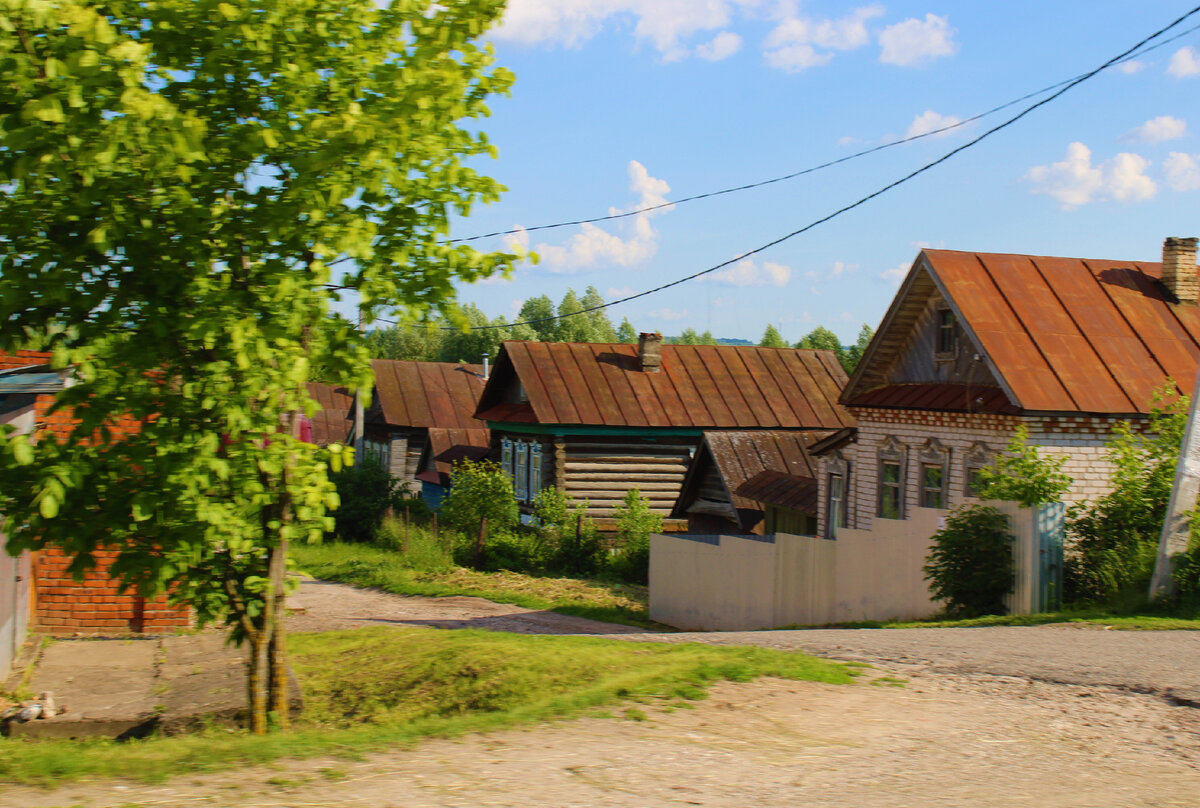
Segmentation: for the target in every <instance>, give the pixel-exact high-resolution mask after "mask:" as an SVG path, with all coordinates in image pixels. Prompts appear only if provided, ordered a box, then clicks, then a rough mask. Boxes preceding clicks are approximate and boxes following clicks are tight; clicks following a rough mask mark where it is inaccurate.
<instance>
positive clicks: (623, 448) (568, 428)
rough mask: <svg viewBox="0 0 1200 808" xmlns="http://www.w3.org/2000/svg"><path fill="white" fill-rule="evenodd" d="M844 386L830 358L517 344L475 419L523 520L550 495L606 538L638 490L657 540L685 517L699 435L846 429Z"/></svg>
mask: <svg viewBox="0 0 1200 808" xmlns="http://www.w3.org/2000/svg"><path fill="white" fill-rule="evenodd" d="M845 379H846V375H845V372H844V371H843V370H842V367H841V365H840V364H839V363H838V361H837V360H836V359H835V358H834V356H833V354H832V353H830V352H828V351H812V350H799V349H792V348H760V347H756V346H732V345H722V346H713V345H663V344H662V336H661V335H659V334H642V335H641V337H640V338H639V344H638V345H627V344H624V343H612V344H610V343H550V342H523V341H515V340H514V341H507V342H505V343H503V345H502V346H501V349H500V353H499V355H498V356H497V358H496V365H495V371H494V373H492V375H491V378H489V379H488V382H487V387H486V388H485V389H484V391H483V394H482V396H481V398H480V400H479V409H478V411H477V412H476V417H477V418H479V419H480V420H482V421H486V422H487V426H488V427H490V428H491V430H492V453H493V456H496V457H499V458H500V461H501V465H502V466H503V467H504V469H505V470H506V471H507V472H508V473H509V475H510V476H511V477H512V478H513V482H514V486H513V487H514V490H515V493H516V497H517V500H518V502H519V503H520V506H521V509H522V511H523V512H526V513H527V512H528V511H529V509H530V503H532V501H533V499H534V497H536V496H537V494H538V492H539V491H541V490H542V489H543V488H548V487H550V486H554V487H557V488H559V489H560V490H562V491H564V492H565V493H566V494H567V496H568V497H569V498H571V499H575V500H582V501H586V502H587V503H588V508H587V515H588V516H589V517H590V518H592V519H593V520H595V521H596V523H597V525H598V526H599V527H600V528H601V529H602V530H603V529H611V527H612V524H611V521H612V518H613V516H614V512H615V511H614V509H615V508H616V506H617V505H618V504H619V503H620V502H621V500H622V499H623V498H624V497H625V494H626V493H627V492H628V491H629V490H630V489H632V488H637V489H638V490H639V491H640V492H641V493H642V495H643V496H645V497H646V498H647V499H648V500H649V504H650V507H651V509H652V510H654V511H656V512H658V513H659V514H661V515H662V516H663V517H665V519H666V522H665V529H667V530H671V531H682V530H687V529H688V522H687V515H686V514H683V515H680V514H676V515H675V518H671V517H672V511H673V510H674V509H675V507H676V501H677V500H678V499H679V495H680V491H681V489H682V487H683V484H684V480H685V477H686V476H687V474H688V469H689V468H690V467H691V464H692V458H693V456H694V455H695V454H696V452H697V451H698V450H699V449H700V446H701V443H702V441H703V440H704V437H705V435H706V433H707V434H709V435H710V436H711V435H712V433H714V432H718V431H739V432H758V431H780V430H784V431H795V432H819V433H821V434H824V433H825V432H827V431H829V430H834V429H840V428H842V427H846V426H850V425H852V424H853V419H852V418H851V417H850V416H849V415H848V414H847V412H846V411H845V409H844V408H842V407H841V406H840V405H839V404H838V402H837V398H838V394H839V393H840V391H841V388H842V385H843V384H844V382H845ZM781 462H782V461H781ZM739 532H740V531H739Z"/></svg>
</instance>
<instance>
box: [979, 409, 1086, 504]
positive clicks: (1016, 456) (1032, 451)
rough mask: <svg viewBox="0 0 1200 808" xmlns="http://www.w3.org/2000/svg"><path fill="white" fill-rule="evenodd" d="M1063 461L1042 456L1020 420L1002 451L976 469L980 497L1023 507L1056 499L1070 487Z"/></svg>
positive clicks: (1063, 458) (1060, 458) (1060, 497)
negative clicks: (1018, 504) (990, 463)
mask: <svg viewBox="0 0 1200 808" xmlns="http://www.w3.org/2000/svg"><path fill="white" fill-rule="evenodd" d="M1066 462H1067V458H1066V457H1042V456H1041V455H1040V454H1039V453H1038V450H1037V447H1036V446H1030V445H1029V430H1028V429H1027V428H1026V426H1025V425H1024V424H1021V425H1019V426H1018V427H1017V431H1016V433H1015V434H1014V435H1013V437H1012V438H1011V439H1010V440H1009V442H1008V446H1007V447H1006V448H1005V454H1002V455H1000V456H999V457H997V458H996V462H995V463H993V464H992V466H991V467H990V468H984V469H980V470H979V497H980V499H998V500H1003V501H1005V502H1019V503H1020V504H1021V505H1023V506H1024V507H1026V508H1033V507H1036V506H1038V505H1044V504H1047V503H1050V502H1058V501H1060V500H1061V499H1062V495H1063V494H1065V493H1066V492H1067V489H1069V488H1070V487H1071V482H1072V480H1071V478H1070V477H1069V476H1068V475H1066V474H1064V473H1063V471H1062V467H1063V464H1064V463H1066Z"/></svg>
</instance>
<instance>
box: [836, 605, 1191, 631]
mask: <svg viewBox="0 0 1200 808" xmlns="http://www.w3.org/2000/svg"><path fill="white" fill-rule="evenodd" d="M1051 623H1089V624H1092V625H1099V626H1109V627H1111V628H1114V629H1121V630H1125V631H1181V630H1182V631H1200V618H1197V617H1195V616H1194V615H1193V613H1192V612H1190V611H1185V612H1181V613H1180V614H1178V615H1172V614H1156V613H1147V614H1115V613H1113V612H1106V611H1101V610H1094V611H1066V612H1046V613H1043V614H1007V615H989V616H987V617H974V618H971V619H969V620H903V621H901V620H893V621H874V620H870V621H861V622H856V623H836V624H833V625H828V626H821V628H973V627H978V626H1044V625H1049V624H1051Z"/></svg>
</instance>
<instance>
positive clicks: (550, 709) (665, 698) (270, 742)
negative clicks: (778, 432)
mask: <svg viewBox="0 0 1200 808" xmlns="http://www.w3.org/2000/svg"><path fill="white" fill-rule="evenodd" d="M289 643H290V646H291V649H292V653H293V665H294V667H295V670H296V673H297V675H298V676H299V678H300V681H301V682H302V683H303V689H304V696H305V711H304V715H303V717H302V718H301V719H300V720H299V721H298V722H297V725H296V726H295V727H294V728H293V729H292V730H290V731H288V732H281V733H276V734H273V735H269V736H265V737H254V736H250V735H247V734H246V733H244V732H241V731H231V730H220V729H216V728H210V729H207V730H203V731H201V732H199V733H197V734H195V735H188V736H179V737H151V738H147V739H143V740H136V741H129V742H124V743H117V742H115V741H101V740H92V741H57V740H56V741H50V740H46V741H30V740H24V739H19V738H16V739H3V740H0V781H6V782H19V783H29V784H43V785H50V784H58V783H62V782H65V781H71V780H76V779H79V778H83V777H131V778H136V779H140V780H144V781H149V782H154V781H160V780H163V779H165V778H167V777H168V776H174V775H179V774H185V773H189V772H202V771H213V770H219V769H228V768H240V767H244V766H250V765H256V764H265V763H270V762H271V761H274V760H277V759H280V758H286V757H290V758H303V757H313V756H318V755H335V756H343V757H347V758H353V757H358V756H361V755H363V754H365V753H368V752H372V751H378V750H382V749H386V748H389V747H395V746H397V745H404V744H411V743H414V742H416V741H419V740H421V739H424V738H431V737H453V736H457V735H461V734H463V733H467V732H475V731H490V730H496V729H501V728H504V727H511V726H516V725H521V724H529V723H533V722H538V721H545V720H549V719H562V718H570V717H575V716H579V715H583V714H587V713H589V712H590V711H594V710H597V709H602V708H605V707H612V706H614V705H620V704H625V705H626V707H627V708H626V709H625V710H624V711H623V713H622V714H623V715H624V717H626V718H628V719H631V720H641V719H640V718H639V715H640V716H641V718H645V717H648V716H646V714H645V711H644V710H641V709H640V708H639V707H636V706H632V705H631V703H632V704H639V703H640V704H642V706H645V704H647V703H655V704H659V705H663V706H666V705H672V704H674V705H678V702H679V700H680V699H699V698H703V697H704V696H705V694H706V690H707V688H708V686H709V685H711V684H712V683H713V682H715V681H718V680H732V681H747V680H750V679H753V678H756V677H759V676H775V677H781V678H786V679H794V680H805V681H819V682H829V683H835V684H837V683H846V682H849V681H851V679H852V676H853V674H852V669H851V668H849V667H847V666H844V665H839V664H836V663H831V662H827V661H824V660H818V659H814V658H812V657H808V656H805V655H804V654H800V653H796V652H785V651H776V650H771V649H764V648H754V647H717V646H709V645H699V644H681V645H676V644H659V643H636V642H627V641H621V640H610V639H602V638H595V637H559V636H528V635H516V634H502V633H498V632H487V631H479V630H462V631H441V630H438V629H425V628H394V627H383V626H381V627H374V628H363V629H357V630H354V631H343V632H329V633H321V634H294V635H292V636H291V638H290V640H289ZM350 661H352V664H348V662H350ZM320 771H321V772H328V773H329V774H328V775H326V776H329V777H331V778H335V777H337V776H339V775H340V771H339V770H337V769H335V768H324V769H321V770H320Z"/></svg>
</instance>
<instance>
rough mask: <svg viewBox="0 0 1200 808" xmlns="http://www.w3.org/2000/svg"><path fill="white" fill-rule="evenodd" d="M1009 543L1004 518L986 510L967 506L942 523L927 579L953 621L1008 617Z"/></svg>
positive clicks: (1011, 574) (1010, 583) (928, 563)
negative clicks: (943, 602) (1005, 603)
mask: <svg viewBox="0 0 1200 808" xmlns="http://www.w3.org/2000/svg"><path fill="white" fill-rule="evenodd" d="M1012 546H1013V537H1012V535H1011V534H1010V533H1009V527H1008V517H1007V516H1005V515H1004V514H1002V513H1000V511H998V510H996V509H995V508H993V507H990V506H987V505H969V506H966V507H963V508H959V509H958V510H956V511H954V512H953V513H951V514H950V515H949V516H947V517H946V526H945V527H944V528H942V529H941V530H939V531H938V532H937V533H935V534H934V536H933V549H932V550H931V551H930V553H929V557H928V558H927V559H926V563H925V567H924V570H925V579H926V580H927V581H929V582H930V586H929V589H930V591H931V592H932V593H933V595H934V597H936V598H938V599H939V600H944V601H946V614H947V615H948V616H950V617H953V618H963V617H980V616H982V615H985V614H1006V613H1007V612H1008V609H1007V607H1006V606H1005V605H1004V596H1005V595H1007V594H1008V593H1009V592H1011V591H1012V588H1013V582H1014V580H1015V575H1014V570H1013V552H1012Z"/></svg>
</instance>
